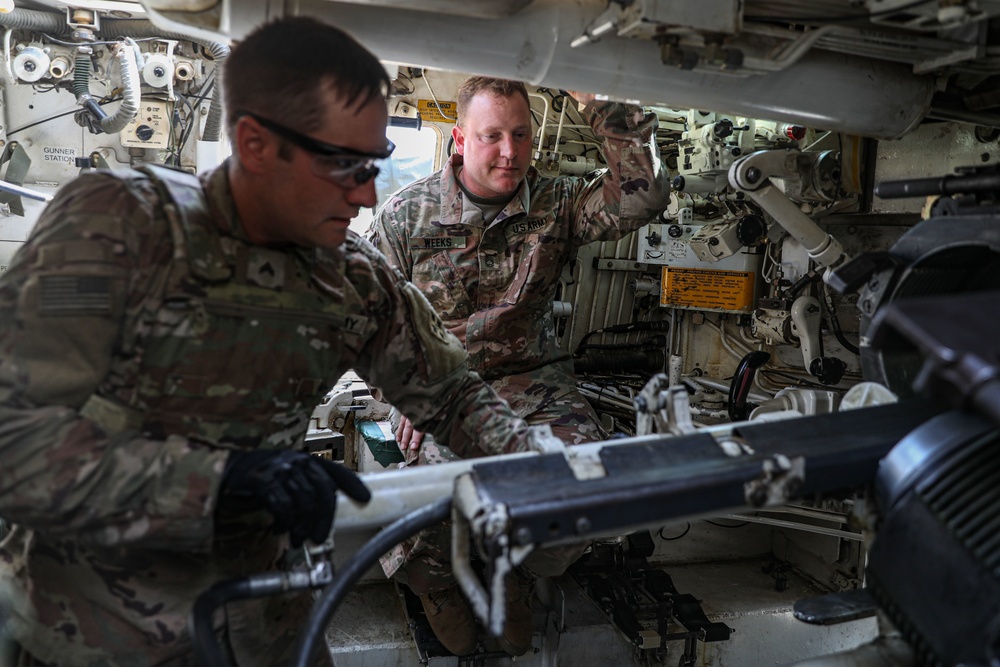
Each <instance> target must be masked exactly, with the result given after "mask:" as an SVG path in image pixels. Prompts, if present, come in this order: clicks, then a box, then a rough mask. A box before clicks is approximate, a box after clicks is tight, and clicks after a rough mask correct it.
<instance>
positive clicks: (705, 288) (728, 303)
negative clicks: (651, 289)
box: [660, 266, 754, 312]
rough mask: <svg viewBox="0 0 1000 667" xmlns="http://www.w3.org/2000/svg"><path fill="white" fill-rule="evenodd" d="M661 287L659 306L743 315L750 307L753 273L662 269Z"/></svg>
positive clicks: (668, 267)
mask: <svg viewBox="0 0 1000 667" xmlns="http://www.w3.org/2000/svg"><path fill="white" fill-rule="evenodd" d="M660 284H661V286H662V287H661V291H660V305H661V306H666V307H669V308H697V309H702V310H735V311H742V312H750V310H751V309H752V308H753V291H754V290H753V288H754V274H753V273H752V272H750V271H717V270H713V269H681V268H675V267H671V266H665V267H663V280H662V281H661V283H660Z"/></svg>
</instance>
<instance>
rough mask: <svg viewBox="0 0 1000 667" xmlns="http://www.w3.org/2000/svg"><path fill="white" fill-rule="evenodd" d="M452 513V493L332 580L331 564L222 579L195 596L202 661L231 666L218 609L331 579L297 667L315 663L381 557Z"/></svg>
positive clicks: (407, 519) (398, 526) (391, 529)
mask: <svg viewBox="0 0 1000 667" xmlns="http://www.w3.org/2000/svg"><path fill="white" fill-rule="evenodd" d="M449 516H451V496H447V497H445V498H440V499H439V500H436V501H434V502H433V503H430V504H428V505H425V506H424V507H421V508H420V509H418V510H415V511H413V512H411V513H409V514H407V515H405V516H403V517H401V518H400V519H398V520H396V521H395V522H393V523H392V524H390V525H389V526H388V527H387V528H385V529H384V530H382V531H381V532H380V533H379V534H378V535H376V536H375V537H373V538H372V539H371V540H369V541H368V543H367V544H365V546H363V547H362V548H361V549H360V550H358V552H357V553H356V554H354V556H353V557H352V558H351V559H350V560H349V561H348V562H347V564H346V565H345V566H344V569H343V570H342V571H341V572H340V573H339V574H338V575H337V576H335V577H333V578H332V581H331V580H330V577H329V572H330V570H329V568H324V569H316V568H314V569H313V570H311V571H309V572H302V571H296V572H267V573H264V574H257V575H253V576H250V577H241V578H239V579H229V580H227V581H220V582H219V583H217V584H215V585H213V586H212V587H211V588H209V589H208V590H207V591H205V592H204V593H202V594H201V595H199V596H198V599H197V600H195V603H194V607H193V608H192V609H191V614H190V615H189V616H188V633H189V634H190V635H191V642H192V644H193V646H194V655H195V658H196V660H197V661H198V664H200V665H203V666H205V667H228V665H229V661H228V659H227V658H226V654H225V653H224V652H223V650H222V647H220V646H219V644H218V642H217V641H216V638H215V630H214V628H213V624H212V616H213V614H214V613H215V610H216V609H218V608H219V607H221V606H222V605H224V604H226V603H227V602H234V601H236V600H248V599H252V598H261V597H267V596H270V595H279V594H282V593H288V592H291V591H301V590H306V589H309V588H319V587H321V586H323V585H324V584H326V583H327V582H329V585H328V586H327V587H326V589H325V590H324V592H323V596H322V597H321V598H320V599H319V600H318V601H317V602H316V605H315V606H314V607H313V611H312V613H311V614H310V616H309V619H308V621H307V623H306V627H305V629H304V630H303V632H302V633H301V634H300V635H299V641H298V643H297V645H296V659H295V663H294V664H296V665H311V664H313V663H312V659H313V657H314V654H315V653H316V650H317V642H318V641H319V640H320V639H321V638H322V637H323V636H324V635H325V630H326V626H327V624H328V623H329V622H330V618H331V617H332V616H333V614H334V612H335V611H336V610H337V607H338V606H340V603H341V602H342V601H343V599H344V596H345V595H346V594H347V592H348V591H349V590H350V589H351V587H352V586H353V585H354V584H355V582H357V580H358V579H359V578H360V577H361V575H363V574H364V573H365V572H367V571H368V569H369V568H370V567H372V565H374V564H375V563H377V562H378V559H379V558H380V557H381V556H382V554H384V553H385V552H387V551H389V549H391V548H392V547H394V546H395V545H397V544H399V543H400V542H402V541H403V540H405V539H406V538H408V537H410V536H411V535H415V534H416V533H418V532H420V531H421V530H423V529H424V528H428V527H430V526H433V525H435V524H438V523H441V522H442V521H444V520H445V519H447V518H448V517H449Z"/></svg>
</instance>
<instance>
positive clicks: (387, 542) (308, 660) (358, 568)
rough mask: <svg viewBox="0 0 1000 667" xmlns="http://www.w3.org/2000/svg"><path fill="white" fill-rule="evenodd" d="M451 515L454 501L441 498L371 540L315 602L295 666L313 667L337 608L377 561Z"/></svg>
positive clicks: (301, 639)
mask: <svg viewBox="0 0 1000 667" xmlns="http://www.w3.org/2000/svg"><path fill="white" fill-rule="evenodd" d="M449 516H451V498H450V497H448V498H441V499H440V500H437V501H435V502H433V503H431V504H430V505H425V506H424V507H421V508H420V509H418V510H416V511H415V512H410V513H409V514H407V515H406V516H404V517H402V518H400V519H399V520H397V521H395V522H393V523H392V524H390V525H389V526H388V527H387V528H385V529H384V530H383V531H382V532H380V533H379V534H378V535H376V536H375V537H373V538H372V539H370V540H368V542H367V543H366V544H365V546H363V547H361V549H360V550H359V551H358V552H357V553H356V554H354V556H353V557H352V558H351V560H350V561H348V563H347V565H346V566H345V567H344V568H343V569H342V570H341V571H340V572H339V573H338V574H337V577H336V579H334V581H333V583H331V584H330V585H329V586H327V587H326V590H324V591H323V596H322V597H321V598H320V599H319V600H317V601H316V604H315V605H314V606H313V610H312V613H311V614H310V615H309V620H308V621H307V623H306V627H305V629H303V631H302V632H301V633H300V634H299V642H298V646H297V647H296V651H295V660H294V661H293V663H292V664H293V665H295V666H296V667H310V666H311V665H313V664H314V662H313V659H314V658H315V655H316V651H317V649H318V648H319V647H318V643H319V641H320V640H321V639H324V638H325V637H326V626H327V625H328V624H329V623H330V619H331V618H332V617H333V614H334V612H335V611H337V607H338V606H340V603H341V602H342V601H343V599H344V596H345V595H346V594H347V592H348V591H349V590H351V587H352V586H353V585H354V583H355V582H356V581H357V580H358V579H359V578H360V577H361V575H363V574H364V573H365V572H367V571H368V568H370V567H372V566H373V565H374V564H375V563H377V562H378V559H379V558H381V557H382V555H383V554H385V553H386V552H387V551H389V549H391V548H393V547H394V546H396V545H397V544H399V543H400V542H402V541H403V540H405V539H406V538H408V537H410V536H411V535H415V534H417V533H419V532H420V531H421V530H423V529H425V528H429V527H431V526H433V525H435V524H438V523H441V522H442V521H444V520H445V519H447V518H448V517H449Z"/></svg>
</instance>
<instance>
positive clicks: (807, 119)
mask: <svg viewBox="0 0 1000 667" xmlns="http://www.w3.org/2000/svg"><path fill="white" fill-rule="evenodd" d="M290 6H291V7H294V9H292V10H291V11H290V13H296V14H302V15H313V16H317V17H320V18H322V19H324V20H327V21H330V22H331V23H334V24H335V25H338V26H340V27H341V28H344V29H345V30H347V31H348V32H350V33H351V34H353V35H354V36H355V37H356V38H358V39H359V40H360V41H361V42H362V43H364V44H365V45H366V46H368V47H369V48H370V49H372V50H373V51H374V52H375V53H376V54H377V55H378V56H379V57H380V58H382V59H384V60H390V61H399V62H414V59H415V58H416V59H419V60H420V61H421V63H420V64H422V65H424V66H427V67H435V68H440V69H446V70H453V71H466V72H473V73H477V74H484V75H489V76H498V77H504V78H513V79H518V80H522V81H525V82H527V83H530V84H533V85H539V86H547V87H550V88H561V89H564V90H586V91H596V92H601V93H604V94H607V95H608V96H609V97H612V98H614V99H640V100H643V101H644V102H646V103H649V104H654V103H655V104H661V105H664V106H668V107H687V108H696V109H726V110H727V111H729V112H730V113H734V114H737V115H742V116H748V117H752V118H767V119H771V120H779V121H785V122H791V123H798V124H803V125H808V126H810V127H822V128H825V129H835V130H839V131H843V132H848V133H853V134H861V135H865V136H872V137H878V138H894V137H898V136H901V135H903V134H905V133H906V132H907V131H909V130H910V129H912V128H913V127H915V126H916V125H917V124H918V123H919V122H920V120H921V119H922V118H923V116H924V114H925V112H926V111H927V109H928V108H929V106H930V101H931V96H932V93H933V87H934V79H933V77H930V76H918V75H915V74H914V73H913V72H912V69H911V68H910V67H908V66H907V65H904V64H898V63H889V62H884V61H872V60H866V59H862V58H857V57H854V56H851V55H847V54H839V53H829V52H821V51H816V50H813V51H810V52H809V53H807V54H806V55H805V56H804V57H803V58H802V59H801V60H800V61H799V62H798V63H796V64H795V65H792V66H791V67H789V68H787V69H785V70H782V71H780V72H774V73H770V74H764V75H760V76H746V77H737V76H731V75H724V74H711V73H704V72H693V71H686V70H681V69H677V68H672V67H667V66H665V65H662V64H661V63H660V55H659V47H658V46H657V44H656V43H655V42H653V41H647V40H640V39H624V38H617V37H614V36H610V35H608V36H605V37H604V38H603V39H601V40H600V41H599V42H596V43H592V44H587V45H586V46H584V47H582V49H573V48H572V47H571V46H570V43H571V42H572V41H573V39H574V38H576V37H577V36H579V35H580V34H582V33H583V31H584V28H585V27H586V26H587V24H588V23H589V22H590V20H592V19H593V18H594V17H596V16H597V15H598V14H600V13H601V11H602V10H603V9H604V6H605V3H604V2H603V1H602V0H579V1H578V2H574V3H566V2H563V1H562V0H535V2H533V3H531V4H530V5H529V6H527V7H525V8H524V9H523V10H522V11H520V12H518V13H516V14H514V15H512V16H507V17H502V18H497V19H493V20H483V19H479V18H467V17H460V16H442V15H440V14H435V13H433V12H423V11H416V10H413V9H409V8H406V7H404V6H402V3H400V6H398V7H396V8H395V9H393V11H391V12H390V11H385V9H384V8H381V7H375V6H367V5H357V4H353V3H344V2H331V1H328V0H303V1H302V2H300V3H298V4H297V5H290ZM262 16H263V11H261V10H260V8H257V11H244V10H243V6H242V3H241V6H240V11H239V12H235V11H234V12H233V13H232V15H231V16H229V17H223V21H224V22H225V21H226V19H228V23H227V25H228V27H229V32H230V34H231V35H232V36H233V37H237V38H238V37H241V36H242V35H244V34H245V33H246V32H248V31H249V30H250V29H252V28H253V27H254V26H255V25H257V23H259V22H260V20H262ZM428 43H433V44H437V45H438V46H439V47H440V48H436V49H427V44H428ZM623 73H627V76H623Z"/></svg>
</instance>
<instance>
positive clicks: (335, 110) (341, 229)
mask: <svg viewBox="0 0 1000 667" xmlns="http://www.w3.org/2000/svg"><path fill="white" fill-rule="evenodd" d="M327 99H328V103H327V105H326V118H325V120H324V124H323V126H322V127H321V128H320V129H319V130H316V131H313V132H310V133H309V136H310V137H312V138H314V139H317V140H319V141H322V142H325V143H328V144H333V145H336V146H341V147H343V148H347V149H352V150H357V151H360V152H364V153H378V152H382V151H384V150H385V147H386V143H387V141H386V136H385V128H386V122H387V120H388V114H387V112H386V108H385V102H384V101H382V100H380V99H374V100H371V101H370V102H368V103H367V104H365V105H364V106H363V107H360V108H359V107H358V106H357V105H355V106H353V107H346V106H345V105H344V103H343V101H342V100H340V99H339V98H338V97H337V96H335V95H334V94H333V93H328V98H327ZM316 160H317V156H316V154H314V153H312V152H310V151H308V150H306V149H304V148H302V147H300V146H295V145H288V146H287V148H286V149H285V150H284V151H283V155H281V156H278V157H276V159H275V164H274V170H273V171H272V176H271V184H272V187H271V188H269V189H270V190H271V193H272V196H271V198H270V199H271V201H270V206H269V208H270V209H271V215H270V216H268V217H269V219H270V221H269V222H267V223H264V224H266V225H267V229H266V230H265V231H266V232H267V233H268V236H269V237H270V241H271V242H272V243H292V244H295V245H299V246H302V247H307V248H311V247H326V248H333V247H337V246H339V245H341V244H342V243H343V242H344V241H345V240H346V238H347V228H348V225H349V224H350V222H351V219H353V218H354V217H356V216H357V214H358V211H359V209H360V208H361V207H362V206H366V207H368V206H374V205H375V203H376V197H375V179H374V178H370V179H368V180H367V181H366V182H364V183H362V184H357V183H355V182H353V180H351V179H333V178H330V177H327V176H324V175H323V173H324V170H323V169H318V168H317V164H316ZM345 181H346V184H345Z"/></svg>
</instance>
